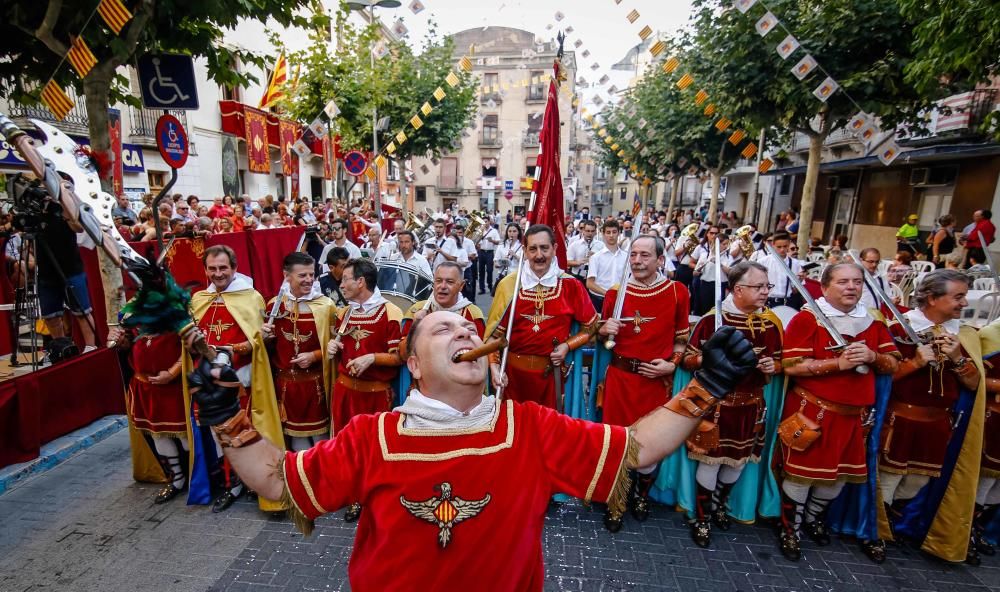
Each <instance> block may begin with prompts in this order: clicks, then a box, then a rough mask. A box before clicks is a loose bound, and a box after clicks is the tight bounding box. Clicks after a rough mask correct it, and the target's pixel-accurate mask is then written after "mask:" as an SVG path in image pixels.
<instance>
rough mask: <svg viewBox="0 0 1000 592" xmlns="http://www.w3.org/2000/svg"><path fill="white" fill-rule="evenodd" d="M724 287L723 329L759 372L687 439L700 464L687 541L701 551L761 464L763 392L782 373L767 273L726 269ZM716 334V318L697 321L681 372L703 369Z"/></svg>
mask: <svg viewBox="0 0 1000 592" xmlns="http://www.w3.org/2000/svg"><path fill="white" fill-rule="evenodd" d="M728 281H729V285H730V286H731V288H732V293H730V294H729V296H727V297H726V299H725V300H723V301H722V324H723V325H727V326H730V327H735V328H736V329H737V330H739V331H740V332H741V333H743V336H744V337H746V338H747V339H748V340H749V341H750V343H752V344H753V348H754V352H756V353H757V367H756V368H754V369H753V370H752V371H751V372H750V373H749V374H747V375H746V377H745V378H743V380H742V381H740V383H739V384H738V385H736V388H735V390H734V391H733V392H732V393H729V394H728V395H727V396H726V400H725V401H723V402H722V404H721V405H719V406H717V407H716V408H715V415H714V416H713V417H712V420H711V422H709V421H704V422H702V424H701V425H700V426H699V428H698V431H696V432H695V434H694V435H693V436H692V437H691V438H689V439H688V457H689V458H691V459H692V460H695V461H697V462H698V468H697V470H696V472H695V480H696V482H697V486H698V493H697V496H696V501H697V507H696V508H695V510H696V518H695V520H694V521H693V522H692V523H691V538H692V539H693V540H694V542H695V544H697V545H698V546H699V547H707V546H708V545H709V543H710V541H711V526H710V523H709V519H711V522H712V523H714V524H715V525H716V526H717V527H719V528H720V529H722V530H729V525H730V521H729V513H728V509H727V506H726V504H727V503H728V501H729V494H730V492H732V490H733V487H734V486H735V485H736V482H737V481H738V480H739V478H740V475H741V474H742V473H743V468H744V467H745V466H746V465H747V463H756V462H760V455H761V451H762V450H763V448H764V425H765V420H766V417H765V412H766V411H767V405H766V404H765V402H764V386H765V385H766V384H767V383H768V382H770V381H771V379H772V377H773V376H774V375H776V374H779V373H780V372H781V364H780V360H781V329H780V327H779V325H778V323H779V321H778V319H777V317H775V316H774V314H773V313H771V311H770V310H768V309H767V308H766V303H767V295H768V292H769V290H770V287H769V286H770V284H768V283H767V268H766V267H764V266H763V265H761V264H760V263H754V262H750V261H744V262H742V263H738V264H736V265H734V266H733V267H732V268H730V270H729V275H728ZM715 331H716V327H715V315H714V314H712V313H709V314H707V315H705V316H704V317H702V318H701V320H700V321H698V324H697V325H695V328H694V332H693V333H692V335H691V340H690V342H689V343H688V347H687V351H686V352H685V354H684V359H683V361H682V362H681V366H682V367H683V368H684V369H685V370H697V369H698V368H701V367H702V351H701V348H702V344H704V343H706V342H707V341H708V340H709V339H710V338H711V337H712V334H713V333H715ZM773 413H778V410H777V409H775V410H774V411H773ZM710 423H711V424H712V425H709V424H710Z"/></svg>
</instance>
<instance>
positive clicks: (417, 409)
mask: <svg viewBox="0 0 1000 592" xmlns="http://www.w3.org/2000/svg"><path fill="white" fill-rule="evenodd" d="M393 411H397V412H399V413H402V414H404V415H405V416H406V419H404V420H403V427H405V428H410V429H423V430H446V429H451V430H454V429H469V428H477V427H482V426H485V425H489V423H490V422H491V421H492V420H493V416H494V415H496V411H497V399H496V397H493V396H490V397H487V396H483V397H482V399H481V400H480V402H479V404H478V405H476V406H475V407H473V408H472V409H470V410H469V411H466V412H462V411H459V410H458V409H455V408H454V407H452V406H450V405H448V404H447V403H443V402H441V401H439V400H437V399H433V398H431V397H428V396H427V395H424V394H423V393H421V392H420V391H419V390H418V389H413V390H412V391H410V394H409V395H407V397H406V401H405V402H404V403H403V404H402V405H400V406H399V407H396V408H395V409H393Z"/></svg>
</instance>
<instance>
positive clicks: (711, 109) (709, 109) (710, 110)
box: [705, 103, 715, 117]
mask: <svg viewBox="0 0 1000 592" xmlns="http://www.w3.org/2000/svg"><path fill="white" fill-rule="evenodd" d="M712 115H715V103H709V104H708V105H705V117H711V116H712Z"/></svg>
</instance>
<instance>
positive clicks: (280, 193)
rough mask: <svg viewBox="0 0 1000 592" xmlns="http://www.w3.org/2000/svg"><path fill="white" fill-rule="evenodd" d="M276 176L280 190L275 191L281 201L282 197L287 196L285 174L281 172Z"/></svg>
mask: <svg viewBox="0 0 1000 592" xmlns="http://www.w3.org/2000/svg"><path fill="white" fill-rule="evenodd" d="M274 178H275V179H276V180H277V181H276V182H277V183H278V190H277V191H275V192H274V196H275V197H276V198H278V200H279V201H280V200H281V198H283V197H285V176H284V175H282V174H280V173H279V174H277V175H275V176H274Z"/></svg>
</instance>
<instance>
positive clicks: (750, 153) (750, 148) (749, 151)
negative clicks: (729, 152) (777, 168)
mask: <svg viewBox="0 0 1000 592" xmlns="http://www.w3.org/2000/svg"><path fill="white" fill-rule="evenodd" d="M740 154H741V155H742V156H743V158H753V157H754V156H755V155H756V154H757V144H747V147H746V148H744V149H743V152H740ZM760 164H761V166H763V165H764V163H763V162H762V163H760Z"/></svg>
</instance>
